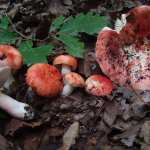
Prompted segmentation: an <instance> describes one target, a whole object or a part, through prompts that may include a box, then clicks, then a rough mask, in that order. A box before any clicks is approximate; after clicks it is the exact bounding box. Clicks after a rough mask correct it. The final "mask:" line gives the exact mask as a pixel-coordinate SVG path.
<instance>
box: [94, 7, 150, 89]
mask: <svg viewBox="0 0 150 150" xmlns="http://www.w3.org/2000/svg"><path fill="white" fill-rule="evenodd" d="M149 27H150V6H139V7H137V8H135V9H133V10H132V11H131V12H129V13H128V14H126V23H125V25H124V26H123V27H122V29H121V30H120V31H119V33H117V32H116V31H115V30H102V31H101V32H100V33H99V35H98V38H97V43H96V57H97V61H98V63H99V65H100V67H101V69H102V71H103V73H104V74H105V75H107V76H108V77H109V78H110V80H111V81H113V82H116V83H117V84H119V85H120V86H124V87H128V88H131V87H132V88H133V89H134V90H143V91H144V90H150V52H149V51H150V42H149V41H150V38H149V35H150V28H149Z"/></svg>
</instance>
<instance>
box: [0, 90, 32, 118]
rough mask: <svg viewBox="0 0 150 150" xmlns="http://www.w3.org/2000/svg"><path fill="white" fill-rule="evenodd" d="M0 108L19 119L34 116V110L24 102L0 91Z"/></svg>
mask: <svg viewBox="0 0 150 150" xmlns="http://www.w3.org/2000/svg"><path fill="white" fill-rule="evenodd" d="M0 108H1V109H3V110H4V111H6V112H7V113H9V114H10V115H11V116H13V117H15V118H17V119H21V120H31V119H33V118H34V115H35V110H34V109H33V108H32V107H31V106H29V105H28V104H26V103H21V102H18V101H16V100H14V99H13V98H11V97H9V96H7V95H5V94H3V93H1V92H0Z"/></svg>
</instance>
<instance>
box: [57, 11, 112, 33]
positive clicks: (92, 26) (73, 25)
mask: <svg viewBox="0 0 150 150" xmlns="http://www.w3.org/2000/svg"><path fill="white" fill-rule="evenodd" d="M108 23H109V22H108V21H106V20H105V19H103V17H100V16H99V15H94V16H93V12H89V13H87V14H86V15H84V14H83V13H80V14H78V15H77V16H76V17H75V18H73V17H71V18H70V19H69V20H68V21H67V23H65V24H63V26H62V28H61V29H60V31H59V32H58V33H57V34H62V33H68V34H69V35H78V32H85V33H87V34H89V35H93V34H94V33H97V34H98V33H99V32H100V31H101V30H102V29H103V28H104V27H105V26H106V25H107V24H108Z"/></svg>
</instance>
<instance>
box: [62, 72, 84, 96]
mask: <svg viewBox="0 0 150 150" xmlns="http://www.w3.org/2000/svg"><path fill="white" fill-rule="evenodd" d="M65 80H66V81H67V82H68V83H67V84H66V85H65V86H64V88H63V90H62V95H64V96H69V95H70V94H71V93H72V92H73V90H74V88H75V87H81V88H82V87H84V79H83V78H82V77H81V76H80V75H79V74H77V73H74V72H69V73H66V75H65Z"/></svg>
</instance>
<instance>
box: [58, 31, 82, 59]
mask: <svg viewBox="0 0 150 150" xmlns="http://www.w3.org/2000/svg"><path fill="white" fill-rule="evenodd" d="M58 39H60V40H61V41H62V42H64V43H65V44H66V45H67V47H66V51H67V52H68V54H69V55H72V56H73V57H77V58H83V51H84V49H83V47H84V43H82V42H78V41H79V39H78V38H73V37H70V36H67V35H65V34H62V35H60V36H59V37H58Z"/></svg>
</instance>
